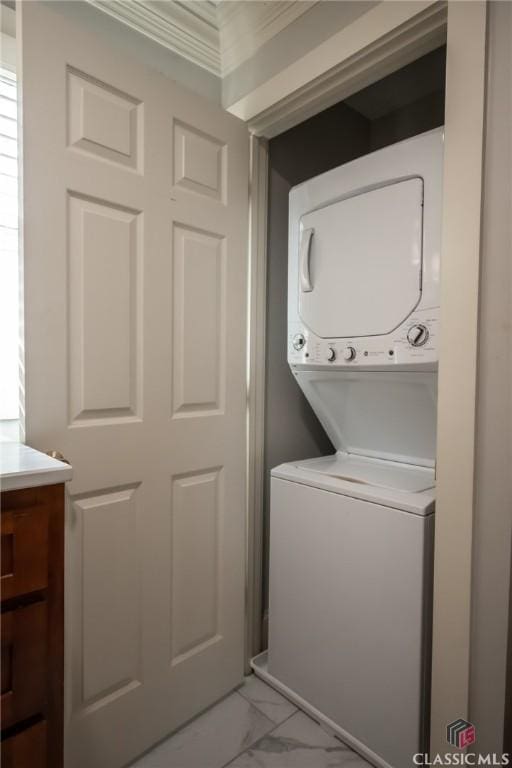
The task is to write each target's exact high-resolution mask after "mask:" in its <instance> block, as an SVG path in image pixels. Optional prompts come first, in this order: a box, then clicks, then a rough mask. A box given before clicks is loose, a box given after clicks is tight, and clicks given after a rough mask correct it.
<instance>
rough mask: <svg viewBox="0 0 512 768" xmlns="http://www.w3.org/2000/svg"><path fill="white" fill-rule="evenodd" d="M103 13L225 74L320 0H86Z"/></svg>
mask: <svg viewBox="0 0 512 768" xmlns="http://www.w3.org/2000/svg"><path fill="white" fill-rule="evenodd" d="M88 2H89V3H91V5H93V6H94V7H95V8H98V9H99V10H100V11H102V12H103V13H106V14H108V15H109V16H112V17H113V18H115V19H117V20H118V21H121V22H123V24H126V25H127V26H129V27H131V28H132V29H135V30H136V31H137V32H140V33H142V34H143V35H146V37H149V38H151V39H152V40H155V41H156V42H157V43H159V44H160V45H163V46H165V47H166V48H168V49H169V50H171V51H174V53H177V54H179V55H180V56H182V57H183V58H185V59H187V60H188V61H191V62H192V63H193V64H196V65H197V66H199V67H202V68H203V69H206V70H208V71H209V72H213V74H215V75H217V76H218V77H223V76H225V75H227V74H229V72H232V71H233V70H234V69H236V68H237V67H238V66H240V64H242V63H243V62H244V61H246V60H247V59H249V58H251V56H253V55H254V54H255V53H256V51H258V49H259V48H261V46H262V45H264V44H265V43H267V42H268V41H269V40H271V39H272V38H273V37H275V35H278V34H279V33H280V32H282V31H283V30H284V29H285V28H286V27H287V26H289V25H290V24H292V23H293V22H294V21H295V20H296V19H298V18H299V17H300V16H302V15H303V14H304V13H306V12H307V11H309V10H310V8H311V7H312V6H314V5H315V4H316V3H317V2H319V0H273V2H254V0H221V2H214V1H213V0H165V1H164V0H129V2H126V0H88Z"/></svg>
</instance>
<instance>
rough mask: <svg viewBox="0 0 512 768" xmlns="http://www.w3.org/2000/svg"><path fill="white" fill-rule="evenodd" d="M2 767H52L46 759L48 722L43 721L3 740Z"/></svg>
mask: <svg viewBox="0 0 512 768" xmlns="http://www.w3.org/2000/svg"><path fill="white" fill-rule="evenodd" d="M0 754H1V763H2V768H51V766H48V761H47V759H46V723H45V722H44V721H41V722H40V723H36V725H33V726H31V727H30V728H27V729H26V730H25V731H22V732H21V733H18V734H16V736H11V737H10V738H9V739H5V740H4V741H2V744H1V746H0Z"/></svg>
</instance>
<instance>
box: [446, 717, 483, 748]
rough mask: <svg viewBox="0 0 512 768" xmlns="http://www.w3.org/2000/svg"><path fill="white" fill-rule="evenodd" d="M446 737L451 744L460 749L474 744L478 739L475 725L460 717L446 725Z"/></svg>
mask: <svg viewBox="0 0 512 768" xmlns="http://www.w3.org/2000/svg"><path fill="white" fill-rule="evenodd" d="M446 738H447V740H448V743H449V744H451V745H452V746H453V747H458V749H464V747H469V745H470V744H474V743H475V741H476V733H475V726H474V725H473V724H472V723H468V721H467V720H463V719H462V718H461V717H460V718H459V719H458V720H454V721H453V723H448V725H447V726H446Z"/></svg>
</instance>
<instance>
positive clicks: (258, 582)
mask: <svg viewBox="0 0 512 768" xmlns="http://www.w3.org/2000/svg"><path fill="white" fill-rule="evenodd" d="M249 192H250V214H249V215H250V218H249V304H248V328H249V344H248V350H247V353H248V358H247V366H248V371H247V381H248V410H247V420H248V429H247V435H248V450H247V461H248V465H247V547H248V552H247V623H246V662H247V665H248V663H249V659H250V658H251V657H252V656H254V655H255V654H257V653H259V652H260V650H261V638H262V629H261V624H262V573H263V504H264V487H265V473H264V436H265V326H266V293H267V205H268V202H267V193H268V146H267V142H266V141H265V140H263V139H258V138H257V137H256V136H251V143H250V170H249ZM246 671H249V667H248V666H247V670H246Z"/></svg>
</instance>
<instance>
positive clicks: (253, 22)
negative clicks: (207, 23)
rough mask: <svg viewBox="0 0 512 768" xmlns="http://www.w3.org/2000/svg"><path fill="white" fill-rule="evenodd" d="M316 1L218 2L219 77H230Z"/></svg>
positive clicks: (316, 0) (224, 0)
mask: <svg viewBox="0 0 512 768" xmlns="http://www.w3.org/2000/svg"><path fill="white" fill-rule="evenodd" d="M318 1H319V0H284V1H282V0H274V1H273V2H271V3H262V2H250V1H249V2H247V1H246V2H226V0H223V1H222V2H220V3H219V4H218V6H217V18H218V23H219V32H220V47H221V61H222V75H223V76H225V75H227V74H229V73H230V72H232V71H233V70H234V69H236V68H237V67H239V66H240V64H242V63H243V62H244V61H246V60H247V59H250V58H251V56H253V55H254V54H255V53H256V51H258V49H259V48H261V47H262V46H263V45H265V43H267V42H268V41H269V40H271V39H272V38H273V37H275V35H278V34H279V32H282V31H283V30H284V29H286V27H288V26H289V25H290V24H292V23H293V22H294V21H295V20H296V19H298V18H299V17H300V16H302V15H303V14H304V13H306V12H307V11H309V10H310V8H312V7H313V6H314V5H316V3H317V2H318Z"/></svg>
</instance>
